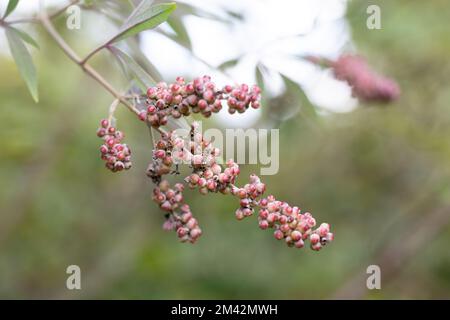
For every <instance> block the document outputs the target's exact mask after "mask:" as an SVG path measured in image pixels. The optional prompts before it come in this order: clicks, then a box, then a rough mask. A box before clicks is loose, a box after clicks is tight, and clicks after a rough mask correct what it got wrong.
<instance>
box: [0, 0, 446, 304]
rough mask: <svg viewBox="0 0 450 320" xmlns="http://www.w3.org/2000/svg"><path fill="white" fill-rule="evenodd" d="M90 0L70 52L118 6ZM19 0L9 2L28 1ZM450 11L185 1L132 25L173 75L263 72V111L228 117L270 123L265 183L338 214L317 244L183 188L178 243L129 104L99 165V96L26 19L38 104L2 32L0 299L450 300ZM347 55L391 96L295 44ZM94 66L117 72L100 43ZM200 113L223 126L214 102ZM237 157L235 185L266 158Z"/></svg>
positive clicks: (403, 1) (423, 6) (104, 97)
mask: <svg viewBox="0 0 450 320" xmlns="http://www.w3.org/2000/svg"><path fill="white" fill-rule="evenodd" d="M94 2H97V3H98V4H100V5H105V7H104V9H105V10H104V14H103V15H100V16H99V14H98V13H97V12H95V11H94V10H83V13H82V28H81V29H80V30H67V28H66V27H65V20H64V18H60V19H57V20H55V24H56V25H57V26H58V29H59V31H60V32H61V33H62V34H63V35H64V37H65V38H66V39H67V41H68V42H69V43H70V44H71V45H72V46H73V47H74V48H75V49H76V50H77V51H78V52H80V53H87V52H88V51H89V49H90V48H92V47H94V46H95V45H96V44H99V43H100V42H101V41H102V39H103V40H104V39H106V38H107V37H108V35H109V34H112V33H114V30H115V29H114V28H115V26H114V24H113V23H112V22H110V20H108V18H107V17H106V14H105V12H106V13H107V12H108V8H110V7H109V6H110V5H111V4H105V3H107V2H108V1H100V0H99V1H94ZM26 3H27V4H25V1H22V3H21V4H19V8H18V10H17V12H15V13H14V16H16V17H22V16H28V15H31V14H32V13H33V10H34V9H33V8H32V5H30V4H29V2H28V1H27V2H26ZM60 3H64V1H54V5H55V6H57V5H59V4H60ZM370 4H377V5H379V6H380V8H381V19H382V20H381V21H382V29H381V30H369V29H367V27H366V19H367V17H368V15H367V13H366V8H367V6H368V5H370ZM5 6H6V1H1V9H4V7H5ZM2 11H3V10H2ZM449 19H450V11H449V9H448V3H447V1H445V0H432V1H421V0H398V1H363V0H360V1H348V2H347V1H338V0H336V1H333V0H329V1H314V0H305V1H268V0H267V1H256V2H255V1H193V2H190V5H189V6H188V5H184V6H183V5H182V3H180V5H179V10H178V11H177V12H176V16H175V17H174V18H173V21H172V23H171V25H167V24H165V25H163V26H161V27H159V28H158V29H157V30H155V31H146V32H144V33H143V35H142V36H141V38H140V44H141V47H142V50H143V52H144V53H145V55H146V56H147V57H148V58H150V61H152V63H153V64H154V65H155V67H156V68H157V69H158V71H159V73H160V75H161V77H162V78H163V79H165V80H166V81H172V80H173V79H174V77H175V76H176V75H184V76H185V77H186V78H191V77H192V76H194V75H199V74H203V73H209V74H211V75H213V76H214V77H215V78H217V79H218V82H219V83H220V82H221V81H225V80H227V78H228V79H233V80H236V81H249V82H253V81H258V82H259V83H260V84H264V88H265V95H264V107H263V108H262V110H261V112H255V113H254V114H252V115H250V116H246V117H239V118H238V119H237V120H234V122H233V126H236V125H239V126H241V127H244V128H245V127H264V128H272V127H275V128H280V138H281V142H280V171H279V173H278V174H277V175H274V176H266V177H264V180H265V182H266V183H267V185H268V192H269V193H272V194H274V195H276V196H277V197H279V198H280V199H283V200H286V201H288V202H290V203H292V204H297V205H299V206H300V207H301V208H303V209H306V210H308V211H311V212H312V213H313V214H314V215H315V216H316V217H317V219H318V220H319V221H327V222H329V223H330V224H331V225H332V228H333V230H334V232H335V235H336V240H335V242H333V243H332V244H331V245H330V246H328V247H326V248H325V249H324V250H322V251H320V252H319V253H317V252H313V251H311V250H307V249H304V250H295V249H291V248H288V247H287V246H285V245H284V244H282V243H279V242H277V241H276V240H274V239H273V237H272V235H271V232H269V231H261V230H259V228H258V226H257V221H256V217H253V218H250V219H246V220H244V221H241V222H238V221H236V220H235V218H234V210H235V209H236V202H235V201H234V199H232V198H230V197H224V196H221V195H211V196H207V197H202V196H200V195H199V194H198V193H197V192H195V191H187V192H186V197H187V201H188V203H189V204H190V205H191V207H192V210H193V212H194V213H196V215H197V217H198V219H199V221H200V223H201V226H202V229H203V231H204V234H203V236H202V237H201V238H200V240H199V241H198V243H196V244H195V245H189V244H182V243H179V242H178V241H177V239H176V235H175V234H174V233H172V232H169V233H167V232H164V231H163V230H162V229H161V225H162V223H163V214H162V212H160V211H159V209H158V208H157V207H156V205H155V204H154V203H153V202H152V201H151V191H152V184H151V181H149V179H147V178H146V177H145V174H144V172H145V169H146V166H147V163H148V161H149V159H150V156H151V140H150V138H149V132H148V129H147V128H146V127H145V126H142V124H141V123H139V122H138V121H136V119H135V117H134V116H132V115H131V114H130V113H129V112H128V111H127V110H125V108H121V109H120V110H119V111H118V114H117V117H118V119H119V120H118V121H119V122H118V124H119V126H120V127H121V129H122V130H123V131H124V132H125V133H126V135H127V143H128V144H129V145H131V147H132V149H133V155H134V166H133V169H132V170H130V171H127V172H123V173H120V174H112V173H110V172H109V171H107V170H105V169H104V168H103V163H102V161H101V160H100V157H99V152H98V146H99V144H100V141H99V139H98V138H97V137H96V135H95V131H96V129H97V126H98V121H99V119H101V118H103V117H104V116H105V115H106V113H107V108H108V106H109V104H110V103H111V100H112V99H111V97H110V96H109V95H108V93H106V92H105V91H104V90H103V89H102V88H101V87H100V86H98V85H97V84H96V83H95V82H93V81H92V80H91V79H89V78H87V77H86V76H85V75H84V74H83V73H82V72H81V71H80V70H79V69H78V67H77V66H76V65H74V64H73V63H71V62H70V61H69V60H68V59H67V57H65V56H64V55H63V54H62V52H61V51H60V50H59V49H58V48H57V47H56V46H55V45H54V43H52V41H51V40H50V39H49V38H48V37H47V36H46V34H45V33H44V32H43V30H42V29H40V28H39V27H32V28H24V29H26V30H29V31H30V32H31V33H32V34H33V35H34V36H35V37H36V38H37V39H38V40H39V43H40V46H41V49H40V50H39V51H38V50H34V49H33V50H32V53H33V58H34V61H35V64H36V65H37V68H38V74H39V82H40V85H39V91H40V102H39V104H34V103H33V101H32V99H31V97H30V95H29V94H28V92H27V89H26V87H25V85H24V83H23V81H22V80H21V79H20V77H19V74H18V72H17V69H16V67H15V65H14V61H13V60H12V58H11V57H10V55H9V51H8V48H7V45H6V40H5V37H4V33H3V31H0V33H1V35H0V105H1V108H0V117H1V118H0V119H1V123H2V124H1V126H0V141H1V149H0V161H1V162H0V163H1V165H0V176H1V179H0V297H1V298H31V299H36V298H67V299H79V298H84V299H92V298H101V299H110V298H113V299H118V298H120V299H132V298H137V299H188V298H189V299H241V298H251V299H306V298H311V299H324V298H358V299H381V298H386V299H406V298H416V299H417V298H420V299H422V298H425V299H429V298H450V250H449V247H448V244H449V242H450V227H449V223H450V183H449V181H450V170H449V167H450V139H449V137H450V112H449V104H450V90H449V83H450V63H449V58H448V57H449V55H450V42H449V41H448V39H450V29H449V28H448V20H449ZM180 25H181V26H180ZM342 52H356V53H359V54H361V55H363V56H365V57H366V58H367V60H368V61H369V63H370V64H371V66H372V67H373V68H374V69H375V70H377V71H378V72H380V73H383V74H386V75H388V76H390V77H392V78H394V79H396V81H398V83H399V84H400V86H401V88H402V95H401V98H400V99H399V100H398V101H397V102H395V103H391V104H389V105H377V104H370V105H369V104H361V103H358V102H357V101H356V100H355V99H354V98H352V97H351V94H350V89H349V87H348V86H347V85H346V84H345V83H342V82H339V81H337V80H335V79H333V77H332V75H331V72H330V70H327V69H323V68H320V67H319V66H315V65H312V64H311V63H309V62H307V61H305V60H304V59H303V58H304V56H305V55H306V54H313V55H320V56H324V57H328V58H331V59H332V58H336V57H337V56H339V55H340V54H341V53H342ZM227 61H228V63H227ZM92 64H93V65H94V66H95V67H96V68H97V69H98V70H99V71H100V72H101V73H102V74H104V75H105V77H107V78H108V79H110V80H111V82H113V83H114V84H115V85H116V86H117V87H124V85H125V83H126V82H125V80H124V79H123V75H122V74H121V71H120V68H119V67H118V65H117V64H116V63H115V61H113V58H112V57H111V56H110V55H108V54H106V53H102V54H99V55H98V56H96V57H95V59H93V60H92ZM219 66H220V67H221V68H218V67H219ZM280 74H281V75H283V76H284V77H288V78H289V79H290V80H292V81H291V82H289V81H286V80H285V78H283V77H282V76H281V75H280ZM294 84H295V85H294ZM248 113H251V112H248ZM208 125H210V126H214V127H218V128H222V129H224V128H227V127H230V126H231V125H232V124H230V122H229V118H227V117H226V116H218V117H213V118H212V119H210V121H209V122H208ZM242 171H243V172H242V174H241V180H240V181H241V182H243V181H244V179H245V176H248V174H250V173H251V172H253V171H257V172H258V171H259V168H258V166H243V168H242ZM71 264H76V265H79V266H80V267H81V271H82V290H79V291H77V290H74V291H69V290H67V289H66V286H65V284H66V278H67V276H68V275H67V274H66V268H67V266H68V265H71ZM373 264H375V265H379V266H380V267H381V272H382V289H381V290H372V291H370V290H368V289H367V288H366V277H367V275H366V268H367V267H368V266H369V265H373Z"/></svg>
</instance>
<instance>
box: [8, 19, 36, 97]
mask: <svg viewBox="0 0 450 320" xmlns="http://www.w3.org/2000/svg"><path fill="white" fill-rule="evenodd" d="M5 31H6V38H7V39H8V43H9V49H10V51H11V55H12V56H13V58H14V61H15V62H16V65H17V68H18V69H19V73H20V75H21V77H22V78H23V79H24V80H25V83H26V85H27V87H28V90H29V91H30V93H31V96H32V97H33V100H34V101H35V102H38V101H39V94H38V87H37V74H36V68H35V67H34V64H33V60H32V58H31V55H30V53H29V52H28V50H27V48H26V46H25V44H24V43H23V41H22V39H21V37H20V35H19V34H18V33H17V31H15V30H14V29H12V28H6V30H5Z"/></svg>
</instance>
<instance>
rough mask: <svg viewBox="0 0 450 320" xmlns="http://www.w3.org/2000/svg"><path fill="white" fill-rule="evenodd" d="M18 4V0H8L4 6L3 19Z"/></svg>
mask: <svg viewBox="0 0 450 320" xmlns="http://www.w3.org/2000/svg"><path fill="white" fill-rule="evenodd" d="M18 4H19V0H9V2H8V6H7V7H6V11H5V14H4V15H3V19H5V18H6V17H7V16H9V15H10V14H11V12H13V11H14V9H16V7H17V5H18Z"/></svg>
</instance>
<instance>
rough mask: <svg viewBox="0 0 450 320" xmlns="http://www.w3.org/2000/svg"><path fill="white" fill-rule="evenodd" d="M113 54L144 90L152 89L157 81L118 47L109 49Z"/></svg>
mask: <svg viewBox="0 0 450 320" xmlns="http://www.w3.org/2000/svg"><path fill="white" fill-rule="evenodd" d="M109 50H110V51H111V53H112V54H113V55H114V56H115V57H116V59H118V60H119V62H121V63H122V65H123V67H124V69H127V70H128V71H129V72H131V73H132V74H133V75H134V78H135V79H136V80H137V81H138V82H139V83H140V84H141V85H142V86H143V89H145V90H147V88H149V87H152V86H154V85H155V84H156V81H155V80H154V79H153V78H152V77H151V76H150V75H149V74H148V73H147V72H146V71H145V70H144V69H143V68H142V67H141V66H140V65H139V64H138V63H137V62H136V61H135V60H134V59H133V58H132V57H130V56H129V55H128V54H126V53H125V52H124V51H122V50H120V49H119V48H117V47H113V46H111V47H109Z"/></svg>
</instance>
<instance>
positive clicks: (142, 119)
mask: <svg viewBox="0 0 450 320" xmlns="http://www.w3.org/2000/svg"><path fill="white" fill-rule="evenodd" d="M138 117H139V120H141V121H145V120H146V119H147V112H145V111H141V112H139V115H138Z"/></svg>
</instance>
